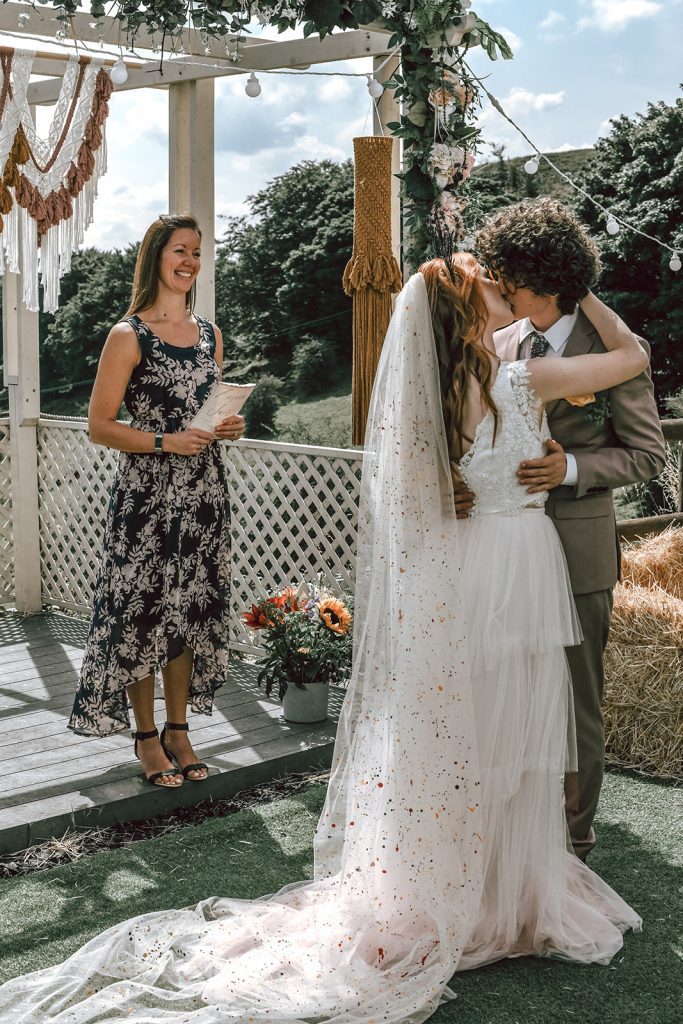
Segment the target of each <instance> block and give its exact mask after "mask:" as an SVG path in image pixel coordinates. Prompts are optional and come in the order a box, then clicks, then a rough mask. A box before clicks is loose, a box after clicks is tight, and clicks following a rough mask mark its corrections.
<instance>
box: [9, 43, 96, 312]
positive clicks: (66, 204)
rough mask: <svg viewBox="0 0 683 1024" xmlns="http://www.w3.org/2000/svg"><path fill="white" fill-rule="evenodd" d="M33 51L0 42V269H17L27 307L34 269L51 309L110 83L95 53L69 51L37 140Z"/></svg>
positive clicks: (84, 211) (76, 230) (83, 201)
mask: <svg viewBox="0 0 683 1024" xmlns="http://www.w3.org/2000/svg"><path fill="white" fill-rule="evenodd" d="M33 57H34V53H33V52H31V51H26V50H12V49H10V48H8V47H0V115H1V117H0V168H2V186H1V190H0V215H1V216H0V225H1V226H2V228H3V229H4V230H2V236H1V238H2V242H1V244H0V255H2V259H0V272H2V271H3V270H4V267H5V266H6V267H7V269H8V270H9V271H11V272H12V273H18V272H19V270H21V272H22V274H23V278H24V293H23V298H24V303H25V305H26V307H27V308H28V309H30V310H37V309H38V305H39V288H38V275H39V272H40V282H41V283H42V285H43V289H44V294H43V309H44V310H45V311H46V312H50V313H51V312H54V311H55V310H56V309H57V307H58V305H59V280H60V278H61V277H62V276H63V275H64V274H65V273H67V271H68V270H69V269H70V267H71V255H72V253H73V252H74V251H75V250H76V249H77V248H78V247H79V245H81V244H82V243H83V239H84V235H85V231H86V229H87V228H88V226H89V225H90V223H91V222H92V219H93V204H94V197H95V195H96V194H97V182H98V179H99V177H100V175H102V174H104V172H105V171H106V145H105V139H104V125H105V121H106V118H107V115H108V113H109V107H108V99H109V96H110V95H111V91H112V83H111V79H110V78H109V75H108V74H107V73H106V71H105V70H104V69H103V67H102V60H101V59H98V58H91V57H77V56H73V55H72V56H70V57H69V60H68V62H67V66H66V70H65V73H64V77H63V79H62V86H61V90H60V93H59V98H58V100H57V104H56V106H55V111H54V115H53V117H52V121H51V123H50V127H49V131H48V133H47V136H46V137H45V138H43V137H41V136H40V135H39V134H38V132H37V129H36V126H35V123H34V120H33V117H32V115H31V111H30V109H29V105H28V99H27V90H28V83H29V79H30V75H31V68H32V65H33ZM20 222H21V232H20V231H19V224H20ZM20 235H21V260H20V256H19V251H20V244H19V238H20Z"/></svg>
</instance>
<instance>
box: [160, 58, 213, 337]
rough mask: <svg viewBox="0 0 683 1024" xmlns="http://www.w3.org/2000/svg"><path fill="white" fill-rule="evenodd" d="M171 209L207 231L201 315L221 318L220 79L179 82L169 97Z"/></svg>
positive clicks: (200, 282)
mask: <svg viewBox="0 0 683 1024" xmlns="http://www.w3.org/2000/svg"><path fill="white" fill-rule="evenodd" d="M168 121H169V133H168V178H169V181H168V186H169V188H168V208H169V212H171V213H185V212H187V211H189V212H190V213H192V214H194V216H195V217H196V218H197V220H198V221H199V226H200V228H201V232H202V269H201V273H200V275H199V277H198V279H197V312H198V313H199V314H200V315H201V316H205V317H207V318H208V319H209V320H213V319H214V318H215V313H216V286H215V280H216V278H215V241H216V226H215V196H214V191H215V185H214V79H213V78H205V79H200V80H195V81H191V82H173V83H172V85H170V86H169V97H168Z"/></svg>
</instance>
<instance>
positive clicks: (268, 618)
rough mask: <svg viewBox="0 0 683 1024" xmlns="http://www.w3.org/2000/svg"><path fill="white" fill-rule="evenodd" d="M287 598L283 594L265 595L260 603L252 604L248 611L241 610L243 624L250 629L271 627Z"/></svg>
mask: <svg viewBox="0 0 683 1024" xmlns="http://www.w3.org/2000/svg"><path fill="white" fill-rule="evenodd" d="M286 600H287V598H286V596H285V595H284V594H278V595H276V596H275V597H267V598H266V600H265V601H261V604H252V606H251V611H250V612H243V614H242V619H243V620H244V623H245V625H247V626H249V627H250V628H251V629H272V628H273V626H274V625H275V621H274V620H275V619H277V618H278V617H279V616H278V612H279V610H280V609H281V608H283V607H284V605H285V601H286Z"/></svg>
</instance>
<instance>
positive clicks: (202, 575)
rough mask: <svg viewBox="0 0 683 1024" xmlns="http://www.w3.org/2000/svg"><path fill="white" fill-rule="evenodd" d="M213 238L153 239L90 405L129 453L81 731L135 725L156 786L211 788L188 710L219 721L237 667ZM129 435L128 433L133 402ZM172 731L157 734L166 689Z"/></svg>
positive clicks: (228, 430) (182, 226)
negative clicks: (212, 309) (218, 418)
mask: <svg viewBox="0 0 683 1024" xmlns="http://www.w3.org/2000/svg"><path fill="white" fill-rule="evenodd" d="M200 241H201V235H200V232H199V228H198V226H197V222H196V221H195V219H194V217H192V216H190V215H189V214H188V215H182V216H162V217H159V219H158V220H156V221H155V222H154V223H153V224H152V225H151V226H150V227H149V229H148V230H147V233H146V234H145V237H144V239H143V241H142V245H141V247H140V253H139V255H138V259H137V263H136V266H135V278H134V282H133V295H132V299H131V305H130V309H129V310H128V314H127V315H126V317H125V319H124V320H122V321H120V322H119V323H117V324H116V325H115V326H114V327H113V328H112V330H111V331H110V333H109V337H108V338H107V341H106V344H105V346H104V349H103V352H102V356H101V359H100V364H99V368H98V371H97V379H96V381H95V386H94V389H93V393H92V398H91V401H90V408H89V413H88V423H89V430H90V437H91V440H92V441H94V442H95V443H96V444H102V445H107V446H108V447H110V448H115V449H117V450H118V451H120V452H121V455H120V458H119V466H118V470H117V473H116V476H115V479H114V484H113V488H112V494H111V501H110V505H109V515H108V521H107V528H106V533H105V540H104V552H103V556H102V564H101V566H100V571H99V574H98V579H97V584H96V587H95V599H94V607H93V615H92V621H91V624H90V632H89V635H88V641H87V644H86V649H85V655H84V658H83V666H82V669H81V678H80V685H79V688H78V692H77V694H76V700H75V703H74V708H73V713H72V716H71V720H70V722H69V728H71V729H73V730H74V731H75V732H77V733H80V734H83V735H87V736H106V735H109V734H110V733H113V732H118V731H121V730H123V729H127V728H128V727H129V724H130V721H129V715H128V700H129V699H130V703H131V704H132V707H133V713H134V716H135V725H136V732H134V733H133V736H134V738H135V750H136V754H137V756H138V757H139V758H140V760H141V762H142V765H143V769H144V772H145V777H146V778H147V780H148V781H149V782H151V783H153V784H155V785H163V786H177V785H180V784H181V783H182V782H183V779H184V778H185V779H190V780H192V781H200V780H202V779H205V778H206V776H207V767H206V765H204V764H202V763H201V762H198V760H197V757H196V755H195V753H194V751H193V749H192V745H191V743H190V740H189V736H188V733H187V722H186V715H187V704H188V700H189V702H190V704H191V706H192V709H193V710H194V711H197V712H200V713H203V714H210V713H211V708H212V702H213V694H214V691H215V690H216V689H217V688H218V687H219V686H221V684H222V683H224V682H225V679H226V675H227V669H228V648H227V644H228V607H229V602H228V588H229V580H230V532H229V504H228V494H227V484H226V476H225V470H224V466H223V462H222V458H221V451H220V446H219V445H218V443H217V441H218V440H219V439H230V440H236V439H237V438H239V437H241V435H242V432H243V429H244V420H243V418H242V417H241V416H233V417H229V418H228V419H225V420H223V421H222V422H221V423H220V424H219V425H218V427H217V428H216V430H215V433H214V434H210V433H207V432H206V431H204V430H197V429H196V428H192V427H190V426H189V423H190V421H191V420H192V418H193V417H194V416H195V414H196V413H197V412H198V410H199V408H200V407H201V406H202V404H203V403H204V402H205V401H206V398H207V397H208V395H209V392H210V390H211V388H212V387H213V385H214V383H215V382H216V381H217V380H218V379H219V378H220V367H221V365H222V361H223V339H222V336H221V332H220V331H219V330H218V328H217V327H216V326H215V325H214V324H212V323H210V322H209V321H208V320H205V319H203V318H202V317H199V316H196V315H195V314H194V313H193V312H192V306H193V299H194V294H195V281H196V277H197V274H198V272H199V268H200V248H199V247H200ZM122 402H125V404H126V407H127V409H128V412H129V413H130V415H131V423H130V425H128V424H124V423H119V422H117V416H118V413H119V410H120V408H121V403H122ZM157 671H160V672H161V675H162V677H163V682H164V698H165V703H166V716H167V722H166V725H165V727H164V730H163V731H162V733H161V736H159V734H158V732H157V729H156V727H155V723H154V677H155V672H157Z"/></svg>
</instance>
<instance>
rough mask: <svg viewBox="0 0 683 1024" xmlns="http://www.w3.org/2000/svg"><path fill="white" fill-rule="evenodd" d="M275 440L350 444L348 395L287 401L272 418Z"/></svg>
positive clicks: (349, 396)
mask: <svg viewBox="0 0 683 1024" xmlns="http://www.w3.org/2000/svg"><path fill="white" fill-rule="evenodd" d="M275 428H276V435H275V437H274V438H273V440H274V441H287V442H289V443H291V444H313V445H322V446H324V447H325V448H350V447H351V395H350V394H349V395H332V396H330V397H328V398H322V399H319V400H318V401H314V402H288V403H287V405H282V406H281V407H280V408H279V409H278V412H277V415H276V418H275Z"/></svg>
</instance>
